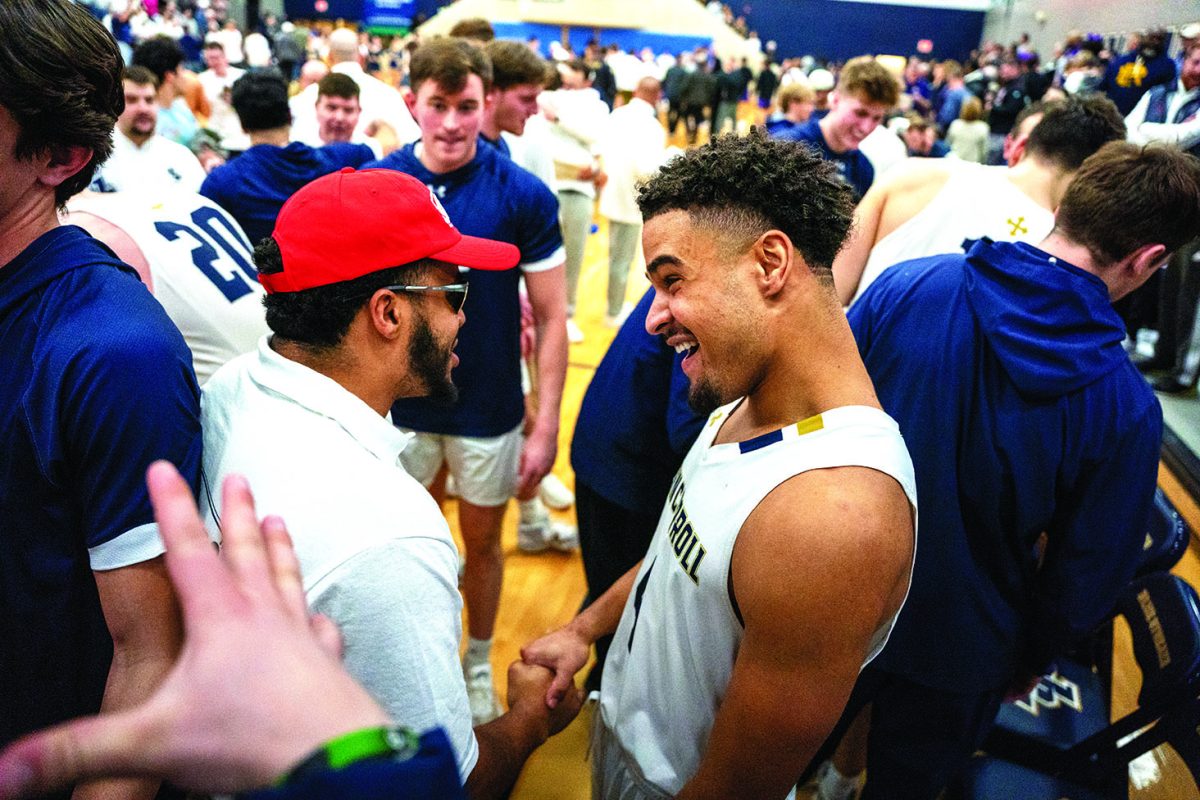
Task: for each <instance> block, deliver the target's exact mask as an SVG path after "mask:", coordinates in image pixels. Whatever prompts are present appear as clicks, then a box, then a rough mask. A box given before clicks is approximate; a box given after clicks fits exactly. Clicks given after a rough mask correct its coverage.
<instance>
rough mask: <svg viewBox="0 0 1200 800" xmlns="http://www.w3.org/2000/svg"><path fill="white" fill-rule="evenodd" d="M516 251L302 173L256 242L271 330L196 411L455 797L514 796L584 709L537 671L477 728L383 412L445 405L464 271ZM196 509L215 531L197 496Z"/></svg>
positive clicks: (457, 600) (404, 198) (443, 219)
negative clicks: (458, 791) (444, 753)
mask: <svg viewBox="0 0 1200 800" xmlns="http://www.w3.org/2000/svg"><path fill="white" fill-rule="evenodd" d="M517 258H518V252H517V249H516V248H515V247H513V246H512V245H509V244H505V243H500V242H494V241H490V240H486V239H480V238H476V237H468V236H463V235H462V234H461V233H459V232H458V230H456V229H455V228H454V226H453V225H451V224H450V222H449V218H448V217H447V216H446V212H445V211H444V210H443V209H442V208H441V205H440V203H438V202H437V200H436V199H435V198H434V196H433V194H432V192H431V191H430V190H429V188H428V187H426V186H425V185H423V184H422V183H421V182H420V181H418V180H416V179H414V178H411V177H409V176H407V175H403V174H401V173H399V172H395V171H391V170H365V171H362V172H354V171H353V170H351V169H346V170H342V171H341V172H337V173H334V174H332V175H327V176H325V177H322V178H320V179H318V180H316V181H313V182H312V183H311V184H309V185H308V186H306V187H304V188H303V189H301V190H300V191H298V192H297V193H296V194H295V195H293V196H292V198H291V199H289V200H288V202H287V203H285V204H284V207H283V209H282V210H281V211H280V213H279V217H278V221H277V223H276V226H275V229H274V232H273V234H272V235H271V236H270V237H268V238H266V239H264V240H263V241H262V242H261V243H260V244H259V246H258V247H257V248H256V250H255V261H256V264H257V266H258V270H259V275H260V280H261V281H262V284H263V287H264V288H265V289H266V292H267V295H266V299H265V301H264V304H265V306H266V309H267V313H266V317H267V325H268V327H270V328H271V330H272V331H273V334H274V335H272V336H268V337H264V338H263V339H262V340H261V341H260V343H259V346H258V351H257V352H256V353H249V354H247V355H244V356H241V357H239V358H237V359H235V360H233V361H231V362H230V363H228V364H226V365H225V367H223V368H222V369H220V370H219V371H218V372H217V374H216V375H214V376H213V377H212V379H211V380H210V381H209V382H208V384H206V386H205V391H204V397H203V400H202V417H201V419H202V423H203V426H204V433H205V445H206V451H205V461H204V468H205V474H206V475H207V476H208V478H209V480H210V481H212V482H213V484H214V485H215V484H218V483H219V482H220V481H221V480H222V479H223V478H224V477H225V476H226V475H227V474H229V473H231V472H236V473H239V474H242V475H245V476H246V478H247V479H248V480H249V482H250V485H251V486H252V487H253V490H254V493H255V497H256V498H257V502H258V509H259V511H260V512H261V513H266V514H278V515H280V516H282V517H283V518H284V519H286V520H287V522H288V527H289V529H290V532H291V535H292V538H293V540H294V542H295V547H296V554H297V556H298V557H299V560H300V568H301V574H302V575H303V576H304V578H303V579H304V590H305V594H306V598H307V600H308V604H309V606H310V608H311V609H312V610H313V611H314V612H315V613H321V614H324V615H325V616H327V617H329V618H330V619H332V620H333V621H334V622H335V623H336V624H337V625H338V627H339V628H340V629H341V632H342V636H343V637H344V640H345V664H346V668H347V669H348V670H349V671H350V673H351V674H352V675H353V676H354V677H355V678H356V679H358V680H359V681H360V682H361V683H362V684H363V685H364V686H365V687H366V688H367V690H368V691H369V692H370V693H371V695H372V696H373V697H374V698H375V699H376V700H378V701H379V702H380V703H381V704H382V705H383V706H384V708H385V709H386V710H387V712H388V714H389V715H390V716H391V717H392V718H393V719H395V720H397V721H398V722H401V723H403V724H404V725H407V726H409V727H412V728H415V729H417V730H424V729H427V728H431V727H434V726H441V727H443V728H445V729H446V731H447V733H448V735H449V738H450V742H451V744H452V745H453V747H454V751H455V753H456V755H457V757H458V766H459V773H460V776H461V777H462V778H463V779H464V780H465V781H466V782H467V786H468V790H469V791H470V792H471V793H472V794H473V795H474V796H485V797H486V796H496V795H499V794H502V793H503V792H504V791H506V790H507V789H508V788H509V787H511V785H512V783H513V781H515V779H516V776H517V774H518V771H519V769H520V765H521V763H522V762H523V761H524V759H525V757H526V756H527V755H528V754H529V753H530V752H532V750H533V748H534V747H536V746H537V745H538V744H540V743H541V742H542V741H543V740H544V739H545V738H546V736H548V735H549V734H550V733H552V732H554V731H555V730H556V729H557V728H559V727H561V726H562V725H565V723H566V722H567V721H568V720H569V719H570V718H571V717H573V716H574V711H575V710H577V709H578V703H577V702H575V703H574V708H570V706H572V703H570V702H569V703H568V704H567V705H568V708H567V709H566V711H565V712H558V711H557V710H556V711H550V710H549V709H547V708H546V706H545V704H544V702H543V701H542V693H543V692H544V691H545V688H546V687H547V686H548V685H549V674H548V673H545V674H542V675H540V676H536V675H535V676H532V678H533V679H532V680H528V679H527V678H528V676H526V675H523V674H522V675H517V676H516V680H515V682H514V681H510V684H509V686H510V687H511V691H510V693H509V706H510V708H511V710H510V711H509V712H508V713H507V714H505V715H504V716H502V717H500V718H498V719H496V720H494V721H493V722H491V723H489V724H487V725H481V726H480V727H479V728H476V729H475V730H474V731H472V728H471V712H470V707H469V705H468V701H467V690H466V685H465V683H464V679H463V673H462V671H461V670H460V669H459V666H458V644H459V639H460V637H461V634H462V623H461V618H462V600H461V597H460V595H459V593H458V586H457V583H458V580H457V577H458V552H457V550H456V548H455V546H454V542H453V540H452V539H451V537H450V529H449V527H448V526H447V524H446V521H445V519H444V518H443V517H442V514H441V510H440V509H439V508H438V506H437V504H436V503H435V502H434V501H433V499H432V498H431V497H430V496H429V494H428V493H427V492H426V491H425V490H424V489H423V488H422V487H421V485H420V484H419V483H418V482H417V481H416V480H414V479H413V478H412V477H411V476H410V475H409V474H408V473H407V472H406V471H405V470H404V467H403V466H402V464H401V461H400V454H401V452H402V451H403V450H404V449H405V446H406V445H407V444H408V443H409V441H410V440H411V439H412V435H411V434H406V433H403V432H401V431H399V430H397V429H396V428H395V427H394V426H393V425H392V424H391V420H390V418H389V409H390V408H391V406H392V404H393V403H394V402H395V401H396V400H398V399H400V398H402V397H431V398H437V399H440V400H443V401H450V400H453V399H454V397H455V395H456V392H455V389H454V386H453V384H452V383H451V382H450V370H451V369H452V368H453V367H454V366H455V365H456V364H457V362H458V358H457V357H456V356H455V355H454V354H453V352H452V351H453V347H454V344H455V341H456V339H457V336H458V332H459V329H460V328H461V327H462V325H463V322H464V315H463V313H462V308H463V302H464V301H465V300H466V295H467V284H466V283H465V282H464V280H463V278H462V277H461V275H460V273H459V269H460V267H459V265H462V266H464V267H469V268H471V269H472V270H473V271H476V272H474V273H473V274H476V275H477V274H479V271H487V270H493V271H494V270H505V269H509V268H511V267H512V266H513V265H514V264H515V263H516V261H517ZM207 514H208V521H209V523H210V524H211V525H213V526H214V527H215V526H218V525H219V523H220V520H219V519H218V518H217V515H216V512H215V508H214V506H213V504H212V503H211V502H210V503H208V507H207ZM516 669H517V670H518V671H521V670H523V669H524V668H523V667H521V666H518V667H516ZM510 675H512V672H511V671H510Z"/></svg>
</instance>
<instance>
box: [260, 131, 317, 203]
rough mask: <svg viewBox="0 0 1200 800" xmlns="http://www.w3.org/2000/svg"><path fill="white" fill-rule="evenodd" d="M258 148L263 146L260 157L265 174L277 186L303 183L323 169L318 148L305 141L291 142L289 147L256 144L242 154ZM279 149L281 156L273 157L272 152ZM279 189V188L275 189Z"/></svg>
mask: <svg viewBox="0 0 1200 800" xmlns="http://www.w3.org/2000/svg"><path fill="white" fill-rule="evenodd" d="M256 148H263V149H262V151H261V155H262V156H263V157H261V158H259V159H258V161H259V164H260V165H261V167H262V169H263V171H264V173H265V174H264V175H263V177H265V178H268V179H269V181H270V183H271V184H272V185H273V186H275V187H278V186H281V185H282V186H293V185H303V184H306V183H308V182H309V181H311V180H312V179H313V176H314V174H318V173H319V172H321V171H322V162H321V156H320V154H319V153H318V152H317V148H315V147H309V146H308V145H306V144H304V143H303V142H289V143H288V145H287V147H277V146H276V145H273V144H263V145H255V147H251V148H250V149H249V150H247V151H246V152H245V153H243V154H242V155H243V156H245V155H249V154H253V153H255V151H256ZM276 151H278V152H279V157H277V158H273V157H271V156H270V154H271V153H274V152H276ZM275 190H276V191H278V189H277V188H276V189H275Z"/></svg>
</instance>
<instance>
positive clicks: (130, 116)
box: [96, 67, 204, 194]
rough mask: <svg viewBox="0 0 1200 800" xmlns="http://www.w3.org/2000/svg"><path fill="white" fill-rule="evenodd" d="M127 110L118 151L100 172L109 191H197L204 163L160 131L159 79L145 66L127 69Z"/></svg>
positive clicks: (120, 122) (99, 178)
mask: <svg viewBox="0 0 1200 800" xmlns="http://www.w3.org/2000/svg"><path fill="white" fill-rule="evenodd" d="M121 84H122V86H123V87H124V92H125V110H124V111H122V112H121V116H119V117H117V127H116V130H115V131H113V154H112V156H110V157H109V159H108V161H106V162H104V165H103V166H101V167H100V169H99V170H98V171H97V173H96V183H97V186H99V187H100V188H102V189H104V190H105V191H121V190H123V189H135V188H136V189H140V190H144V191H148V192H152V193H155V194H166V193H168V192H173V191H175V190H180V189H181V190H183V191H186V192H197V191H199V190H200V184H202V183H204V168H203V167H201V166H200V162H199V161H198V160H197V159H196V156H194V155H192V151H191V150H188V149H187V148H186V147H184V146H183V145H181V144H179V143H177V142H172V141H171V140H170V139H168V138H166V137H165V136H162V135H160V134H158V133H157V132H156V128H157V125H158V104H157V103H156V102H155V101H154V96H155V93H156V92H157V91H158V78H156V77H155V76H154V73H153V72H151V71H150V70H148V69H146V68H145V67H126V68H125V71H124V72H123V73H121Z"/></svg>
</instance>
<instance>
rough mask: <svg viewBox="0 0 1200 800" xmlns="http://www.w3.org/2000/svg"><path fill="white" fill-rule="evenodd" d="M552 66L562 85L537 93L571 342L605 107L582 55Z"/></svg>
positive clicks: (576, 334) (577, 337) (575, 335)
mask: <svg viewBox="0 0 1200 800" xmlns="http://www.w3.org/2000/svg"><path fill="white" fill-rule="evenodd" d="M558 71H559V74H560V75H561V76H562V84H563V88H562V89H560V90H558V91H554V92H543V93H542V95H541V97H539V98H538V105H539V106H540V107H541V109H542V115H543V116H545V118H546V120H547V121H549V122H550V133H551V137H550V143H551V150H550V152H551V154H552V156H553V158H554V172H555V175H556V177H557V180H556V183H557V190H558V205H559V221H560V223H561V225H562V235H563V245H564V246H565V247H566V249H567V333H568V337H569V339H570V340H571V341H572V342H576V343H577V342H581V341H583V332H582V331H580V330H579V326H578V325H577V324H576V323H575V320H574V315H575V300H576V293H577V291H578V289H579V273H580V272H581V271H582V269H583V251H584V248H585V247H586V245H587V237H588V232H589V230H590V229H591V225H592V204H593V203H594V202H595V200H596V180H597V178H598V177H599V176H600V174H601V173H600V165H599V163H598V160H597V157H596V154H595V152H594V149H593V147H594V145H595V143H596V136H597V135H598V134H599V132H600V131H601V130H602V129H603V127H604V125H605V122H606V120H607V119H608V106H607V105H605V104H604V101H603V100H602V99H601V98H600V93H599V92H597V91H596V90H595V89H593V88H592V86H591V83H592V80H591V70H590V69H589V67H588V66H587V64H585V63H584V62H583V61H582V60H579V59H575V60H572V61H568V62H564V63H560V64H559V65H558Z"/></svg>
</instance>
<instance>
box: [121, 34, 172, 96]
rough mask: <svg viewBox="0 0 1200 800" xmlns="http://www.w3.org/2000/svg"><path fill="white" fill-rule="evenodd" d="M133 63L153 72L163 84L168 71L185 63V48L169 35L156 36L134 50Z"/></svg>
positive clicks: (160, 83)
mask: <svg viewBox="0 0 1200 800" xmlns="http://www.w3.org/2000/svg"><path fill="white" fill-rule="evenodd" d="M133 63H134V65H136V66H139V67H145V68H146V69H148V70H150V71H151V72H153V73H154V74H155V76H156V77H157V78H158V83H159V85H160V86H161V85H162V82H163V80H164V79H165V78H166V76H167V73H168V72H174V71H175V70H177V69H179V65H180V64H182V63H183V48H181V47H180V46H179V45H178V44H177V43H176V42H175V41H173V40H172V39H171V38H170V37H168V36H165V35H159V36H154V37H151V38H149V39H147V40H146V41H144V42H142V43H141V44H139V45H138V46H137V48H136V49H135V50H134V51H133Z"/></svg>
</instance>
